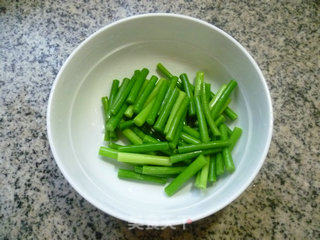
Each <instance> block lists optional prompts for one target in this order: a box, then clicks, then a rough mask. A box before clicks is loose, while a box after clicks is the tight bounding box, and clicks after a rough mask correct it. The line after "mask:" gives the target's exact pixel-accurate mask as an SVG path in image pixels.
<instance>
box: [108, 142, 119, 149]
mask: <svg viewBox="0 0 320 240" xmlns="http://www.w3.org/2000/svg"><path fill="white" fill-rule="evenodd" d="M108 146H109V148H112V149H115V150H118V148H119V147H123V145H120V144H117V143H114V142H109V144H108Z"/></svg>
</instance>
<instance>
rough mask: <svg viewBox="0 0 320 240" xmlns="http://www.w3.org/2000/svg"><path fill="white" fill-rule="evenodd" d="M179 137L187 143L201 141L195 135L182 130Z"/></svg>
mask: <svg viewBox="0 0 320 240" xmlns="http://www.w3.org/2000/svg"><path fill="white" fill-rule="evenodd" d="M181 139H182V140H183V141H185V142H186V143H189V144H198V143H201V141H200V140H199V139H198V138H195V137H193V136H191V135H189V134H188V133H184V132H182V133H181Z"/></svg>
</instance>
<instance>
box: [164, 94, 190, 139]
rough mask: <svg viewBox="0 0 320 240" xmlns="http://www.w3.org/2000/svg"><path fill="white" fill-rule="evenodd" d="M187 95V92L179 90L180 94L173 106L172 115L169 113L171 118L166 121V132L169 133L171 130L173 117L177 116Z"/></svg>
mask: <svg viewBox="0 0 320 240" xmlns="http://www.w3.org/2000/svg"><path fill="white" fill-rule="evenodd" d="M185 97H186V94H185V92H183V91H179V95H178V98H177V100H176V102H175V103H174V105H173V107H172V110H171V112H170V115H169V118H168V121H167V123H166V126H165V128H164V133H165V134H167V133H168V131H169V128H170V127H171V123H172V121H173V119H174V118H175V116H176V113H177V112H178V110H179V108H180V106H181V104H182V101H183V99H184V98H185Z"/></svg>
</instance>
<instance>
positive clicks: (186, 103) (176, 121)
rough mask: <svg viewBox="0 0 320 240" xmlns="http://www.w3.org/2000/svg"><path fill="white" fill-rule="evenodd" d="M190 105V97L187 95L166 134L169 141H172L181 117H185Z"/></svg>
mask: <svg viewBox="0 0 320 240" xmlns="http://www.w3.org/2000/svg"><path fill="white" fill-rule="evenodd" d="M188 106H189V98H188V97H187V96H186V97H185V98H184V99H183V100H182V103H181V105H180V108H179V109H178V111H177V113H176V116H175V117H174V119H173V120H172V124H171V126H170V128H169V130H168V134H167V135H166V139H167V140H168V141H172V140H173V138H174V136H175V134H176V132H177V129H178V126H179V124H180V122H181V119H182V118H183V116H184V115H185V113H186V112H187V111H188Z"/></svg>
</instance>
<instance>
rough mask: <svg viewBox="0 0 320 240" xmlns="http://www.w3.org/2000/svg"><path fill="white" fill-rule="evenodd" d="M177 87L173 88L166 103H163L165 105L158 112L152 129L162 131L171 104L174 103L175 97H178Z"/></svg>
mask: <svg viewBox="0 0 320 240" xmlns="http://www.w3.org/2000/svg"><path fill="white" fill-rule="evenodd" d="M178 91H179V90H178V88H175V89H174V90H173V92H172V94H171V96H170V98H169V101H168V102H167V104H166V105H165V107H164V108H163V111H162V112H161V113H160V115H159V117H158V119H157V121H156V123H155V125H154V129H155V130H157V131H159V132H162V131H163V129H164V125H165V123H166V121H167V119H168V117H169V114H170V111H171V109H172V107H173V104H174V103H175V101H176V99H177V97H178V94H179V93H178Z"/></svg>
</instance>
